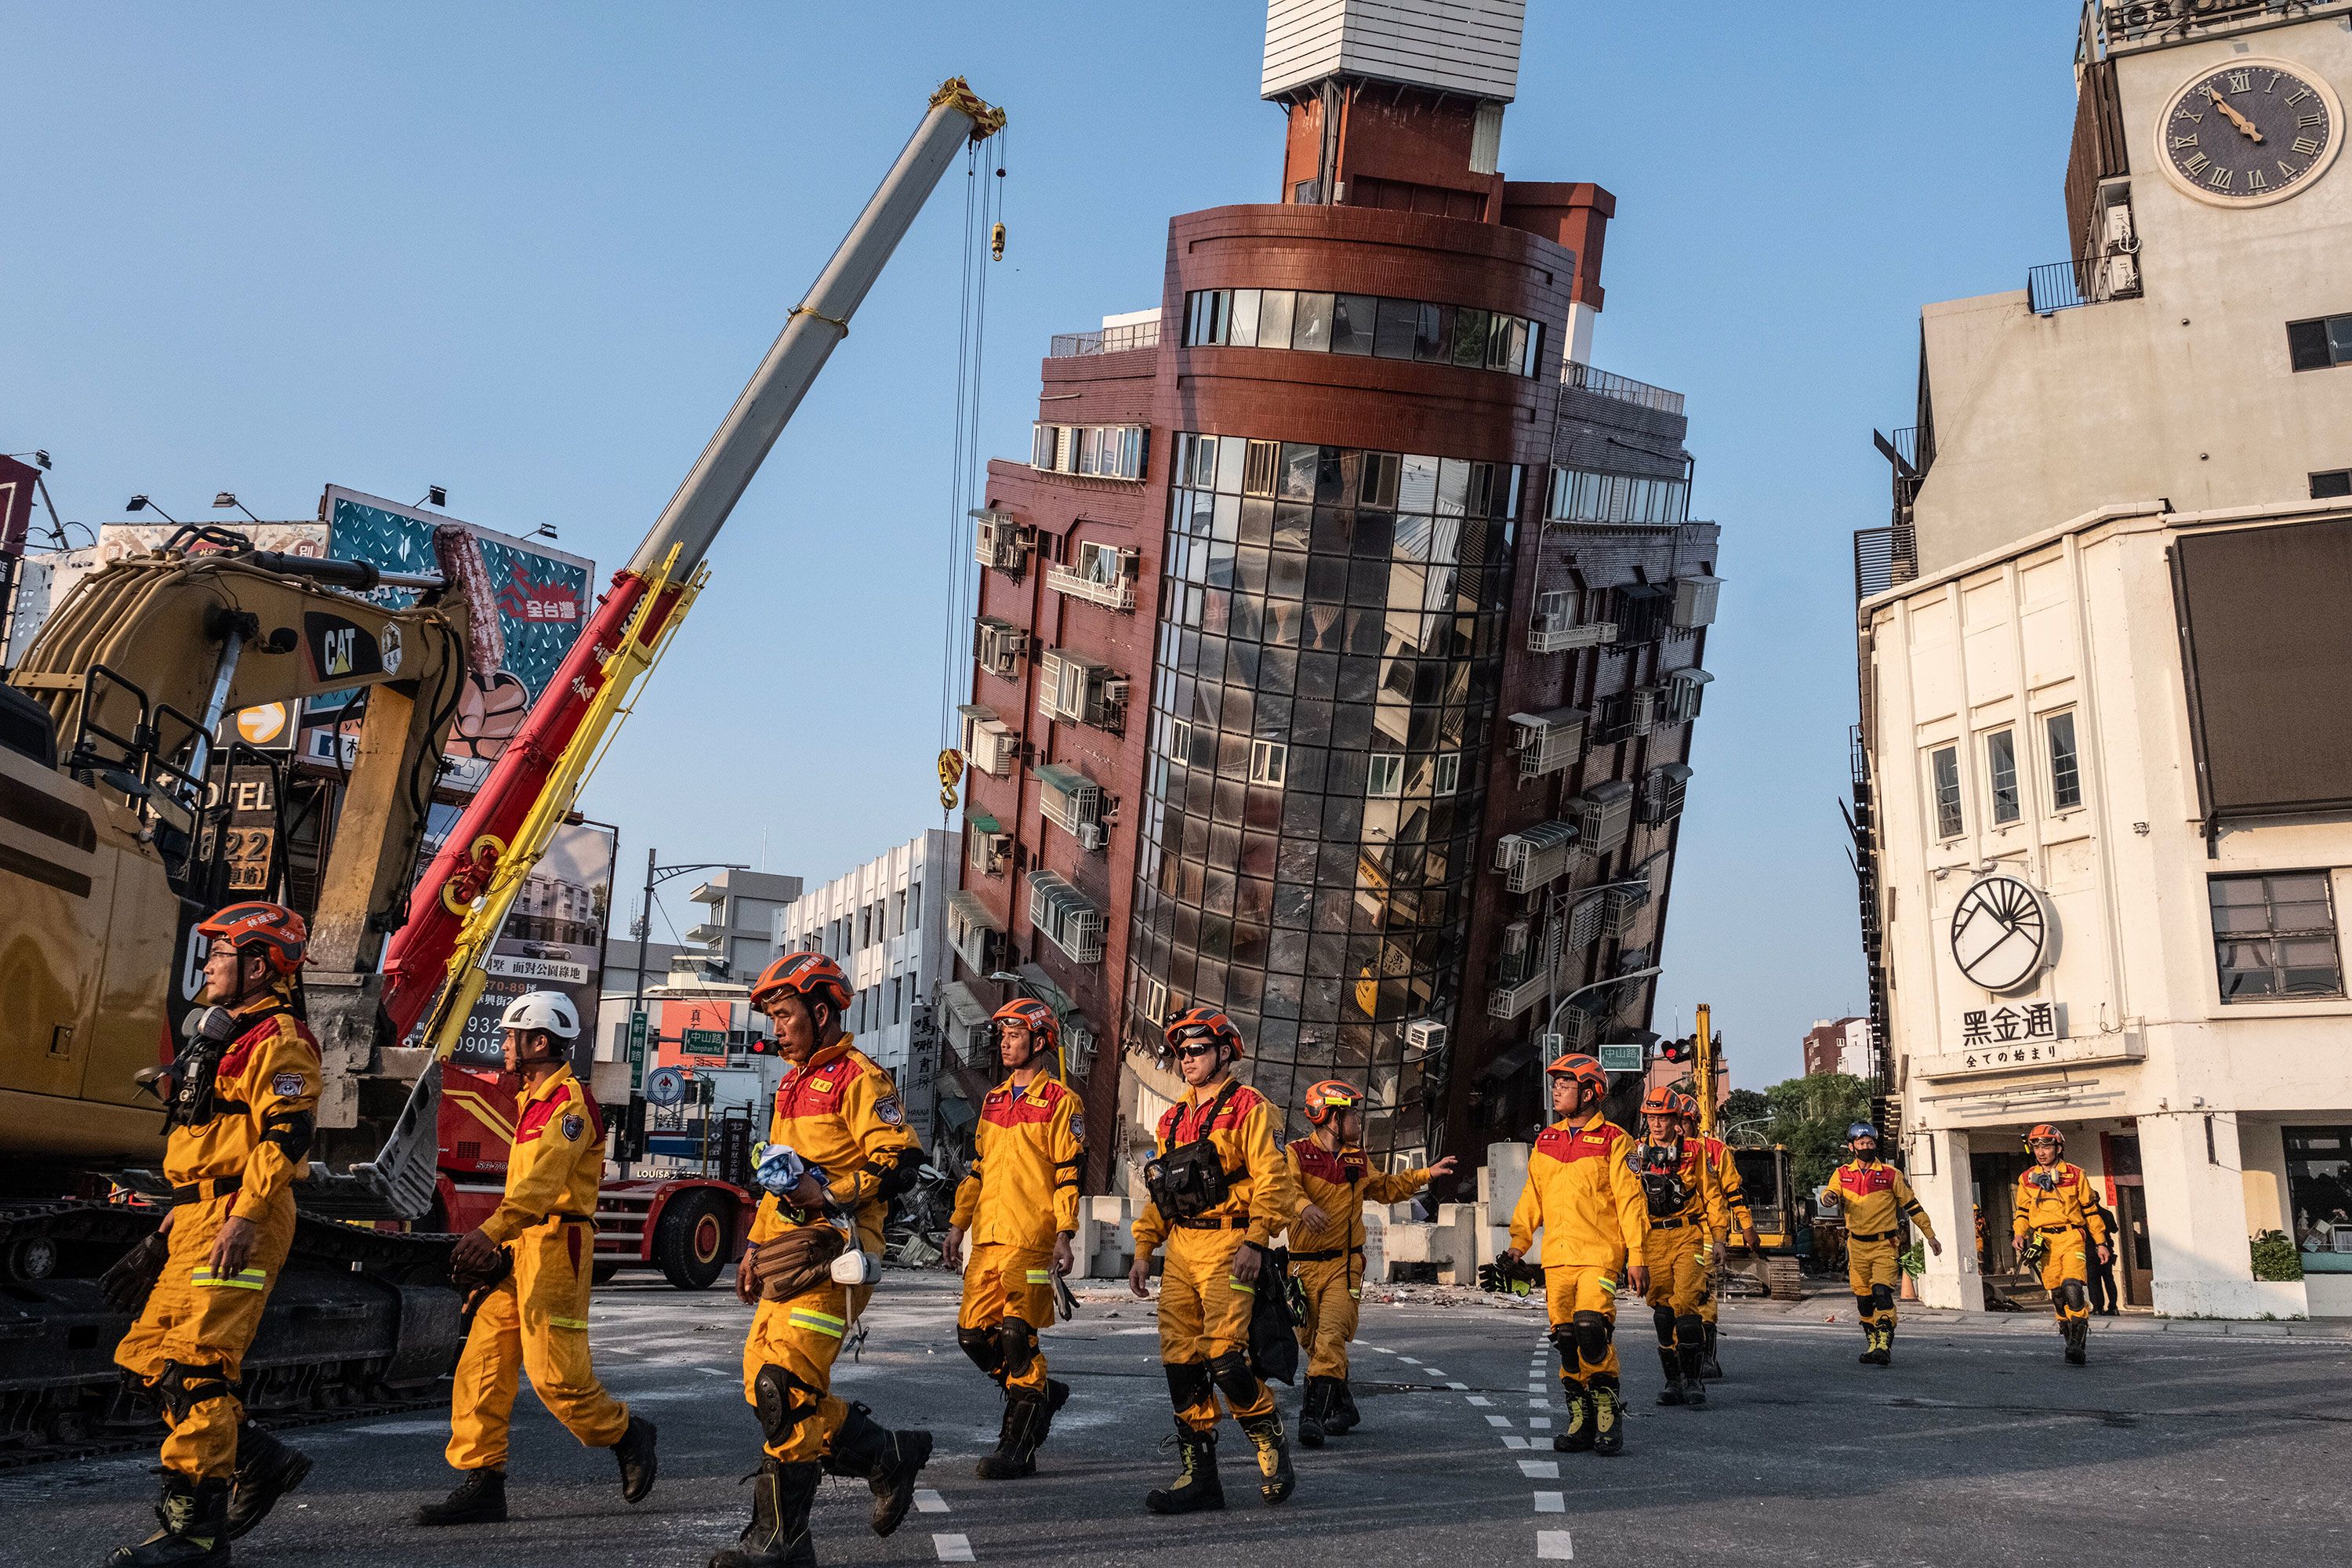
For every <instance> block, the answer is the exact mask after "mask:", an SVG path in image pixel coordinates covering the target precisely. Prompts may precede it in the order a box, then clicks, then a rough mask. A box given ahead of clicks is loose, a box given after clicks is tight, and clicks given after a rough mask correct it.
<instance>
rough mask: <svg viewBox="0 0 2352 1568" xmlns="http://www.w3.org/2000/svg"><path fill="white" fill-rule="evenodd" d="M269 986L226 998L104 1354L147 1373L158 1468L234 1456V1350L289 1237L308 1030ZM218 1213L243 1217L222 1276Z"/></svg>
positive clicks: (310, 1126) (304, 1127) (223, 1468)
mask: <svg viewBox="0 0 2352 1568" xmlns="http://www.w3.org/2000/svg"><path fill="white" fill-rule="evenodd" d="M289 994H290V990H289V988H288V987H286V986H283V985H281V986H279V987H278V988H277V989H276V990H274V991H272V992H271V993H269V994H266V995H263V996H260V997H257V998H255V999H254V1000H253V1001H251V1002H248V1003H247V1004H245V1005H242V1006H240V1007H238V1008H236V1021H237V1024H238V1025H239V1026H240V1031H239V1033H238V1034H237V1035H236V1037H234V1038H233V1039H231V1040H230V1041H229V1042H228V1045H227V1046H226V1048H225V1049H224V1050H223V1051H222V1053H221V1058H220V1064H219V1067H218V1069H217V1070H216V1071H215V1074H214V1077H213V1114H212V1118H211V1120H209V1121H206V1122H205V1123H204V1124H203V1125H202V1126H197V1127H174V1128H173V1130H172V1133H171V1136H170V1137H169V1139H167V1140H166V1141H165V1143H164V1147H163V1174H164V1177H165V1179H166V1180H168V1181H169V1182H171V1184H172V1187H173V1209H172V1219H171V1225H172V1229H171V1232H170V1234H169V1236H168V1237H167V1238H166V1240H167V1243H168V1246H169V1247H170V1252H169V1254H168V1255H167V1256H166V1258H164V1262H163V1273H162V1275H161V1276H159V1277H158V1278H157V1279H156V1281H155V1288H154V1289H153V1291H152V1292H151V1293H150V1294H149V1296H148V1298H147V1304H146V1305H145V1306H144V1307H142V1309H140V1312H139V1318H138V1321H135V1322H134V1323H132V1324H131V1329H130V1331H129V1332H127V1333H125V1334H124V1335H123V1336H122V1340H121V1343H119V1344H118V1345H116V1346H115V1350H114V1360H115V1364H116V1365H118V1366H121V1368H123V1369H124V1370H125V1371H127V1372H129V1373H131V1375H132V1376H133V1377H136V1378H138V1379H140V1380H141V1381H142V1383H144V1384H146V1385H147V1388H148V1390H149V1392H151V1393H152V1394H154V1396H155V1400H156V1403H157V1405H159V1406H160V1407H161V1408H162V1413H163V1422H164V1425H165V1426H168V1427H169V1428H170V1432H169V1434H168V1435H167V1436H165V1437H164V1439H163V1468H165V1469H167V1470H175V1471H177V1472H179V1473H180V1474H181V1475H183V1476H185V1477H187V1478H188V1479H190V1480H205V1479H226V1478H228V1477H229V1476H231V1475H233V1474H234V1473H235V1471H236V1428H237V1424H238V1422H240V1421H241V1420H243V1419H244V1417H245V1406H244V1405H242V1404H240V1403H239V1402H238V1400H237V1397H236V1384H237V1380H238V1379H239V1378H240V1377H241V1376H242V1375H243V1370H244V1367H243V1363H244V1359H245V1352H246V1351H247V1349H248V1348H250V1347H251V1345H252V1343H253V1336H254V1332H255V1331H256V1330H257V1329H258V1328H259V1327H260V1326H261V1313H262V1309H263V1308H265V1307H266V1306H268V1302H269V1292H270V1289H271V1288H272V1287H273V1286H275V1285H276V1284H277V1283H278V1272H279V1270H280V1269H282V1268H284V1267H285V1264H286V1255H287V1253H288V1252H289V1250H291V1249H292V1247H293V1245H294V1193H293V1188H292V1183H293V1182H294V1180H295V1178H296V1176H297V1174H298V1173H299V1172H300V1171H301V1169H302V1161H303V1158H304V1156H305V1155H307V1154H308V1153H309V1152H310V1139H311V1135H312V1132H313V1130H314V1129H315V1127H316V1124H317V1123H316V1120H315V1118H316V1112H317V1109H318V1104H319V1044H318V1042H317V1041H316V1040H314V1039H312V1038H311V1037H310V1029H309V1028H308V1027H307V1026H305V1025H303V1024H302V1023H301V1022H300V1021H299V1019H297V1018H296V1017H295V1016H294V1014H293V1012H292V1011H291V1008H290V1006H289V1000H288V998H289ZM231 1217H235V1218H237V1219H241V1220H247V1221H250V1222H251V1223H252V1224H253V1225H254V1226H257V1235H256V1236H255V1237H254V1244H253V1251H252V1254H251V1256H249V1257H248V1258H247V1259H246V1262H245V1267H244V1268H241V1269H239V1270H237V1272H236V1274H235V1275H234V1276H226V1277H225V1276H222V1275H218V1274H215V1272H214V1269H213V1267H212V1263H211V1255H212V1249H213V1243H214V1242H215V1240H217V1239H218V1238H219V1237H220V1231H221V1226H223V1225H224V1224H226V1222H227V1221H228V1220H229V1219H230V1218H231Z"/></svg>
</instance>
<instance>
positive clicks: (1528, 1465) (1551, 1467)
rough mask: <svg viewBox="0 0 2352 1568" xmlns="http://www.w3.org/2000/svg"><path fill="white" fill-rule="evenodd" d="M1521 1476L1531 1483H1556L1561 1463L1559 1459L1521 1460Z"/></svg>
mask: <svg viewBox="0 0 2352 1568" xmlns="http://www.w3.org/2000/svg"><path fill="white" fill-rule="evenodd" d="M1519 1474H1521V1475H1523V1476H1525V1477H1527V1478H1528V1479H1529V1480H1531V1481H1556V1480H1558V1479H1559V1460H1558V1459H1521V1460H1520V1461H1519Z"/></svg>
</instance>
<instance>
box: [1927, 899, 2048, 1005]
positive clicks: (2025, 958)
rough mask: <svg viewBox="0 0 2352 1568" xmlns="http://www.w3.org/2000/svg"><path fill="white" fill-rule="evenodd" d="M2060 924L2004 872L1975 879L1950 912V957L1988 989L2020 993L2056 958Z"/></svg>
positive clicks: (1975, 980)
mask: <svg viewBox="0 0 2352 1568" xmlns="http://www.w3.org/2000/svg"><path fill="white" fill-rule="evenodd" d="M2057 936H2058V925H2057V921H2056V920H2055V919H2054V918H2053V916H2052V914H2051V912H2050V906H2049V904H2048V902H2047V901H2046V900H2043V898H2042V894H2041V893H2040V892H2039V891H2038V890H2036V889H2034V888H2033V887H2032V885H2031V884H2029V883H2026V882H2024V881H2021V880H2020V879H2017V878H2015V877H2011V876H2008V875H2005V874H2000V873H1996V874H1994V875H1992V876H1990V877H1984V878H1980V879H1978V880H1977V881H1976V882H1975V883H1974V884H1973V885H1971V886H1970V887H1969V890H1968V891H1967V892H1965V893H1962V894H1961V895H1960V901H1959V904H1958V907H1956V908H1955V909H1954V910H1952V958H1953V961H1954V962H1955V963H1958V964H1959V966H1960V973H1963V974H1965V975H1967V976H1968V977H1969V979H1970V980H1972V981H1974V982H1975V983H1976V984H1979V985H1981V986H1983V987H1984V988H1985V989H1986V990H1988V991H1992V992H2009V991H2021V990H2023V989H2024V988H2025V987H2026V986H2028V985H2031V984H2033V982H2034V981H2035V980H2037V979H2039V978H2040V977H2041V974H2042V971H2043V970H2045V969H2047V968H2049V967H2050V963H2051V960H2052V959H2053V958H2054V957H2055V956H2056V952H2057V949H2056V942H2057Z"/></svg>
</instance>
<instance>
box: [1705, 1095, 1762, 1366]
mask: <svg viewBox="0 0 2352 1568" xmlns="http://www.w3.org/2000/svg"><path fill="white" fill-rule="evenodd" d="M1698 1145H1699V1147H1700V1148H1702V1149H1704V1150H1706V1162H1707V1163H1708V1165H1709V1166H1711V1167H1712V1168H1713V1169H1714V1171H1715V1184H1716V1185H1717V1187H1719V1188H1720V1189H1722V1192H1723V1212H1724V1214H1725V1215H1726V1216H1727V1218H1728V1219H1729V1220H1730V1226H1729V1227H1728V1228H1729V1230H1735V1231H1738V1232H1739V1233H1740V1234H1742V1235H1745V1234H1747V1233H1748V1232H1749V1231H1751V1230H1754V1229H1755V1228H1756V1216H1755V1215H1754V1214H1753V1213H1751V1212H1750V1211H1749V1210H1748V1184H1746V1183H1745V1182H1742V1181H1741V1180H1740V1179H1739V1163H1738V1161H1736V1160H1734V1159H1733V1158H1732V1157H1731V1146H1730V1145H1729V1144H1727V1143H1726V1142H1724V1141H1723V1140H1722V1139H1720V1138H1706V1137H1702V1138H1700V1139H1699V1141H1698ZM1719 1306H1720V1303H1719V1302H1718V1300H1717V1290H1716V1288H1715V1272H1714V1271H1713V1270H1709V1271H1708V1274H1707V1280H1706V1294H1705V1295H1703V1296H1701V1297H1700V1298H1699V1303H1698V1315H1699V1316H1700V1318H1702V1319H1704V1320H1705V1321H1706V1326H1707V1329H1708V1331H1709V1332H1708V1334H1707V1339H1708V1341H1709V1344H1708V1347H1707V1349H1708V1353H1709V1354H1710V1355H1712V1354H1713V1353H1714V1345H1713V1343H1712V1342H1713V1340H1714V1338H1715V1335H1714V1332H1713V1330H1714V1328H1715V1321H1716V1317H1717V1312H1718V1310H1719ZM1709 1375H1713V1374H1712V1373H1710V1374H1709Z"/></svg>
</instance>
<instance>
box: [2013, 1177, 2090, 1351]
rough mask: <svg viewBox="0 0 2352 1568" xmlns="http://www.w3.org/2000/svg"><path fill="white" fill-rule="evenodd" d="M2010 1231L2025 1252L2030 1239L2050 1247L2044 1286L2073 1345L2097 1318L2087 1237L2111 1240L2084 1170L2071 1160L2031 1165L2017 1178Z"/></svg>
mask: <svg viewBox="0 0 2352 1568" xmlns="http://www.w3.org/2000/svg"><path fill="white" fill-rule="evenodd" d="M2010 1229H2011V1233H2012V1234H2013V1236H2014V1237H2015V1239H2016V1243H2017V1246H2018V1247H2019V1249H2020V1250H2022V1249H2023V1248H2024V1247H2025V1243H2026V1238H2027V1237H2030V1236H2039V1237H2041V1238H2042V1241H2043V1242H2044V1243H2045V1244H2047V1247H2048V1250H2047V1251H2045V1252H2044V1253H2043V1254H2042V1284H2043V1285H2044V1286H2045V1287H2046V1288H2047V1289H2049V1291H2050V1307H2051V1310H2053V1311H2054V1312H2055V1313H2056V1314H2057V1316H2058V1326H2059V1329H2060V1331H2062V1332H2064V1333H2066V1334H2067V1335H2068V1336H2069V1342H2070V1343H2071V1342H2072V1340H2073V1336H2074V1333H2075V1332H2076V1331H2075V1330H2074V1324H2076V1323H2083V1324H2085V1325H2087V1324H2088V1322H2089V1321H2090V1316H2091V1300H2090V1287H2089V1283H2088V1281H2089V1279H2090V1258H2089V1250H2090V1248H2089V1246H2088V1245H2087V1244H2086V1243H2085V1241H2084V1237H2088V1238H2089V1240H2090V1242H2095V1243H2097V1244H2099V1245H2101V1246H2104V1245H2105V1243H2106V1240H2107V1224H2106V1221H2105V1219H2103V1218H2101V1217H2100V1215H2099V1210H2098V1204H2097V1201H2096V1200H2095V1198H2094V1197H2093V1196H2092V1194H2091V1178H2090V1177H2089V1176H2087V1175H2085V1174H2084V1171H2083V1167H2082V1166H2080V1165H2077V1164H2074V1163H2071V1162H2068V1161H2065V1160H2061V1161H2059V1162H2058V1163H2056V1164H2054V1165H2041V1164H2035V1165H2029V1166H2027V1167H2026V1170H2025V1173H2024V1174H2023V1175H2021V1176H2020V1177H2018V1178H2017V1207H2016V1213H2015V1215H2014V1216H2013V1218H2012V1220H2011V1225H2010Z"/></svg>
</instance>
